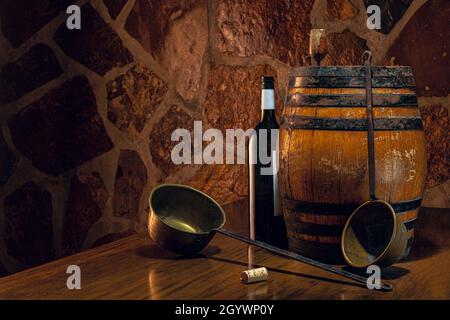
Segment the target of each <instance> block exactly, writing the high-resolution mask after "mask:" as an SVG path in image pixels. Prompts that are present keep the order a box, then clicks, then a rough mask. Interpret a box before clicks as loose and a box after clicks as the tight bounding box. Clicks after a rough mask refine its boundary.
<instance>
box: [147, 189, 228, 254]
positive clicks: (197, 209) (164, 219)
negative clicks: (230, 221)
mask: <svg viewBox="0 0 450 320" xmlns="http://www.w3.org/2000/svg"><path fill="white" fill-rule="evenodd" d="M149 203H150V213H149V223H148V232H149V234H150V237H151V238H152V239H153V240H154V241H155V242H156V243H157V244H158V245H160V246H161V247H163V248H166V249H168V250H169V251H172V252H174V253H177V254H182V255H191V254H194V253H197V252H199V251H201V250H202V249H203V248H204V247H205V246H206V245H207V244H208V242H209V241H210V240H211V239H212V237H213V236H214V234H215V233H216V230H218V229H220V228H221V227H222V226H223V225H224V224H225V213H224V211H223V209H222V208H221V207H220V205H219V204H218V203H217V202H216V201H215V200H214V199H213V198H211V197H210V196H208V195H207V194H205V193H203V192H201V191H198V190H196V189H194V188H191V187H189V186H185V185H179V184H161V185H159V186H157V187H156V188H154V189H153V190H152V192H151V194H150V199H149Z"/></svg>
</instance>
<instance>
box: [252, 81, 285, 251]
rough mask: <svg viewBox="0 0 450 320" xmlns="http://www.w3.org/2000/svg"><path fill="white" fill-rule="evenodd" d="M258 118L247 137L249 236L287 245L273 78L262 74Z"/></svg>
mask: <svg viewBox="0 0 450 320" xmlns="http://www.w3.org/2000/svg"><path fill="white" fill-rule="evenodd" d="M261 82H262V93H261V109H262V110H261V111H262V112H261V114H262V115H261V121H260V122H259V124H258V125H257V126H256V128H255V132H254V134H252V135H251V136H250V139H249V147H248V148H249V157H248V159H249V183H248V185H249V210H250V219H249V220H250V238H252V239H256V240H259V241H263V242H266V243H268V244H271V245H274V246H277V247H280V248H284V249H286V248H287V247H288V245H287V237H286V226H285V224H284V218H283V214H282V212H281V203H280V196H279V189H278V143H279V128H280V127H279V125H278V123H277V120H276V118H275V94H274V78H273V77H262V81H261Z"/></svg>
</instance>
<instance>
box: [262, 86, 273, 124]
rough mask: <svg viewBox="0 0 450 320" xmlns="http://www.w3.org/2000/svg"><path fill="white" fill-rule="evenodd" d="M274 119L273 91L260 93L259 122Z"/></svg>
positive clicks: (268, 90)
mask: <svg viewBox="0 0 450 320" xmlns="http://www.w3.org/2000/svg"><path fill="white" fill-rule="evenodd" d="M272 119H275V92H274V90H273V89H262V91H261V121H264V120H272Z"/></svg>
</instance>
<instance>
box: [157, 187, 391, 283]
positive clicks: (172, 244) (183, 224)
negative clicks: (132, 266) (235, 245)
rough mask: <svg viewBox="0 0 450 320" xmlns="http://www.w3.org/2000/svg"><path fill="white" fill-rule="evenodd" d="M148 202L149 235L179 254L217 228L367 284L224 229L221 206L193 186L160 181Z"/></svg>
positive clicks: (190, 251)
mask: <svg viewBox="0 0 450 320" xmlns="http://www.w3.org/2000/svg"><path fill="white" fill-rule="evenodd" d="M149 202H150V213H149V223H148V231H149V234H150V237H151V238H152V239H153V241H155V242H156V243H157V244H158V245H160V246H161V247H163V248H165V249H167V250H169V251H172V252H174V253H177V254H182V255H192V254H194V253H197V252H199V251H201V250H202V249H203V248H204V247H205V246H206V245H207V244H208V243H209V241H210V240H211V239H212V237H213V236H214V234H215V233H216V232H218V233H221V234H223V235H225V236H228V237H231V238H234V239H237V240H240V241H243V242H245V243H248V244H250V245H254V246H257V247H260V248H263V249H266V250H268V251H270V252H273V253H275V254H278V255H281V256H285V257H288V258H292V259H295V260H297V261H300V262H303V263H306V264H309V265H311V266H314V267H317V268H321V269H324V270H327V271H329V272H332V273H335V274H338V275H340V276H343V277H346V278H349V279H352V280H355V281H356V282H358V283H361V284H364V285H367V278H366V277H363V276H360V275H356V274H354V273H352V272H348V271H346V270H342V269H340V268H337V267H334V266H331V265H328V264H325V263H321V262H318V261H315V260H312V259H309V258H307V257H304V256H301V255H299V254H295V253H293V252H290V251H287V250H282V249H280V248H277V247H274V246H271V245H269V244H267V243H264V242H261V241H257V240H252V239H249V238H247V237H244V236H241V235H239V234H236V233H233V232H230V231H228V230H225V229H224V228H223V225H224V224H225V212H224V211H223V209H222V208H221V206H220V205H219V204H218V203H217V202H216V201H215V200H214V199H213V198H211V197H210V196H208V195H207V194H205V193H203V192H201V191H198V190H196V189H194V188H191V187H188V186H184V185H177V184H162V185H159V186H157V187H155V188H154V189H153V190H152V192H151V194H150V199H149ZM380 290H382V291H390V290H392V286H391V285H390V284H388V283H382V284H381V289H380Z"/></svg>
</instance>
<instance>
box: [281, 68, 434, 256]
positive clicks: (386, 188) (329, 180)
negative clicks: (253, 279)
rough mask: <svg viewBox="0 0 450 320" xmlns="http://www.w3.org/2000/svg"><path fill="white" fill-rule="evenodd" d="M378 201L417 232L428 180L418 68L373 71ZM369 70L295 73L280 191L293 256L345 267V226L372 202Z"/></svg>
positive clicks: (284, 133) (283, 145)
mask: <svg viewBox="0 0 450 320" xmlns="http://www.w3.org/2000/svg"><path fill="white" fill-rule="evenodd" d="M372 76H373V78H372V87H373V89H372V90H373V91H372V93H373V105H374V127H375V168H376V196H377V198H378V199H382V200H385V201H388V202H389V203H390V204H391V205H392V206H393V208H394V210H395V211H396V213H397V215H398V218H399V220H400V221H401V222H402V223H404V224H405V225H406V228H407V230H408V231H409V241H408V247H407V250H406V251H405V253H404V256H407V255H408V254H409V250H410V248H411V244H412V240H413V236H414V225H415V223H416V220H417V213H418V209H419V207H420V203H421V199H422V193H423V188H424V182H425V175H426V152H425V137H424V133H423V126H422V119H421V117H420V113H419V109H418V105H417V97H416V94H415V82H414V78H413V74H412V70H411V68H410V67H404V66H402V67H372ZM366 117H367V115H366V89H365V70H364V67H362V66H351V67H299V68H294V69H292V70H291V73H290V75H289V86H288V92H287V96H286V101H285V107H284V110H283V120H282V126H281V131H280V189H281V195H282V203H283V213H284V217H285V221H286V227H287V233H288V238H289V247H290V250H292V251H294V252H297V253H300V254H303V255H305V256H308V257H311V258H315V259H319V260H322V261H326V262H340V261H342V255H341V250H340V239H341V233H342V230H343V226H344V224H345V222H346V220H347V218H348V217H349V215H350V214H351V213H352V212H353V210H354V209H356V207H357V206H358V205H360V204H362V203H364V202H365V201H367V200H369V181H368V165H367V162H368V159H367V158H368V156H367V118H366Z"/></svg>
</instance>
